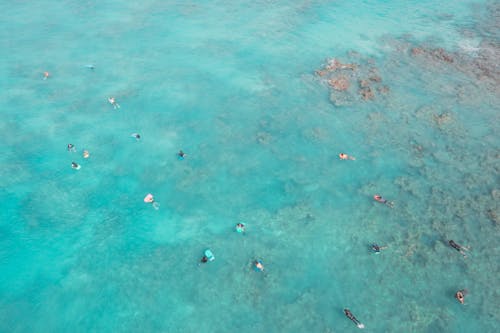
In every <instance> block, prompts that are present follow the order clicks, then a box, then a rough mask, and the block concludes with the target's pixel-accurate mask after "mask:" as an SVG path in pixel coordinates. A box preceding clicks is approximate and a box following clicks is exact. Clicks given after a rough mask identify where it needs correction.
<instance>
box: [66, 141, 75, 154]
mask: <svg viewBox="0 0 500 333" xmlns="http://www.w3.org/2000/svg"><path fill="white" fill-rule="evenodd" d="M68 151H70V152H72V153H74V152H75V151H76V148H75V145H74V144H72V143H68Z"/></svg>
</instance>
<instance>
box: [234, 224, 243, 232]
mask: <svg viewBox="0 0 500 333" xmlns="http://www.w3.org/2000/svg"><path fill="white" fill-rule="evenodd" d="M236 231H237V232H239V233H243V232H245V225H244V224H243V223H238V224H237V225H236Z"/></svg>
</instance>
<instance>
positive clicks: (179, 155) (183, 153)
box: [177, 150, 186, 161]
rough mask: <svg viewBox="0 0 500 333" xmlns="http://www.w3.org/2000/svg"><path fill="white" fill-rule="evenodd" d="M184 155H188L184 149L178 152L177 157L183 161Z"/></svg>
mask: <svg viewBox="0 0 500 333" xmlns="http://www.w3.org/2000/svg"><path fill="white" fill-rule="evenodd" d="M184 157H186V153H185V152H183V151H182V150H179V152H178V153H177V158H178V159H179V160H181V161H182V160H183V159H184Z"/></svg>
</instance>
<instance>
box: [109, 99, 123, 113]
mask: <svg viewBox="0 0 500 333" xmlns="http://www.w3.org/2000/svg"><path fill="white" fill-rule="evenodd" d="M108 102H109V104H111V105H113V109H115V110H116V109H119V108H120V104H118V103H117V102H116V100H115V98H114V97H109V98H108Z"/></svg>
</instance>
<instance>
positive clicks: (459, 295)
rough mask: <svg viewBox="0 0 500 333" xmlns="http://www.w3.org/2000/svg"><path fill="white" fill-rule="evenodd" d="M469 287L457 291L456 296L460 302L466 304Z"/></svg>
mask: <svg viewBox="0 0 500 333" xmlns="http://www.w3.org/2000/svg"><path fill="white" fill-rule="evenodd" d="M467 293H468V292H467V289H461V290H459V291H457V292H456V293H455V298H456V299H457V300H458V301H459V302H460V304H464V302H465V295H467Z"/></svg>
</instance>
